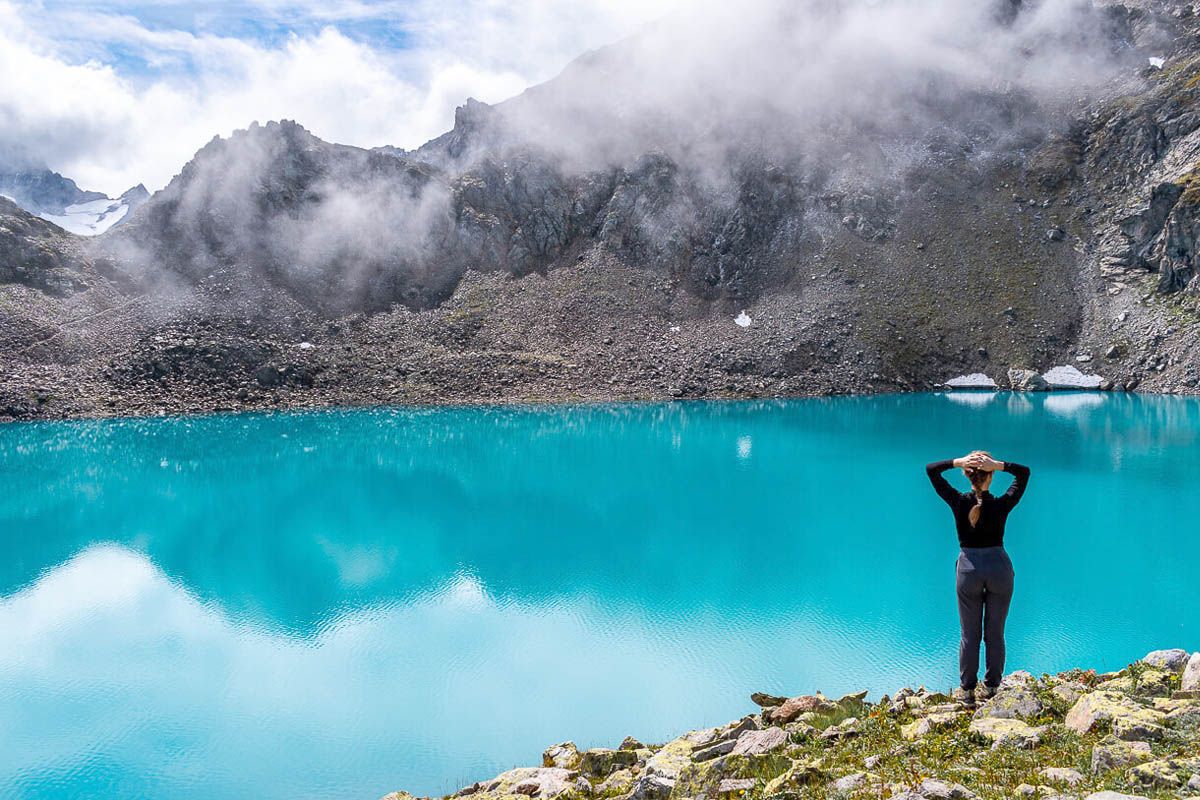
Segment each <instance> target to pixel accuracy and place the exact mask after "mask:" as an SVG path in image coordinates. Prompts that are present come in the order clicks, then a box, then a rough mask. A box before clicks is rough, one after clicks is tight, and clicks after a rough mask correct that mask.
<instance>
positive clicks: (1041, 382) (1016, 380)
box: [1008, 367, 1050, 392]
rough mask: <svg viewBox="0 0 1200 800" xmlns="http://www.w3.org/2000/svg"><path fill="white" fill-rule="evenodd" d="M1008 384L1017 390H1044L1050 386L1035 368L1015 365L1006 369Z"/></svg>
mask: <svg viewBox="0 0 1200 800" xmlns="http://www.w3.org/2000/svg"><path fill="white" fill-rule="evenodd" d="M1008 385H1009V386H1010V387H1012V388H1013V389H1014V390H1015V391H1018V392H1044V391H1046V390H1047V389H1049V388H1050V387H1049V386H1048V385H1047V384H1046V379H1045V378H1043V377H1042V376H1041V375H1040V374H1038V372H1037V371H1036V370H1032V369H1017V368H1015V367H1014V368H1013V369H1010V370H1009V371H1008Z"/></svg>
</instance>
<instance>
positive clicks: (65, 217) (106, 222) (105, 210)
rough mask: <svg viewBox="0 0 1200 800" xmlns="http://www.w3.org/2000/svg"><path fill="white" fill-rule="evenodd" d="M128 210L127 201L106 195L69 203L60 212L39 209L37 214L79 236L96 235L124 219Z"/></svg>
mask: <svg viewBox="0 0 1200 800" xmlns="http://www.w3.org/2000/svg"><path fill="white" fill-rule="evenodd" d="M130 210H131V209H130V206H129V204H128V203H126V202H124V201H122V200H119V199H117V200H114V199H113V198H111V197H106V198H104V199H103V200H89V201H88V202H86V203H75V204H73V205H69V206H67V207H66V208H64V209H63V212H62V213H61V214H51V213H49V212H47V211H39V212H38V216H39V217H41V218H42V219H44V220H48V221H49V222H53V223H54V224H55V225H57V226H58V227H60V228H62V229H63V230H65V231H70V232H71V233H74V234H78V235H79V236H96V235H98V234H101V233H104V232H105V231H106V230H108V229H109V228H111V227H112V226H113V225H116V224H117V223H118V222H120V221H121V220H123V219H125V217H126V216H127V215H128V214H129V212H130Z"/></svg>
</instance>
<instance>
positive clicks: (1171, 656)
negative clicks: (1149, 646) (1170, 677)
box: [1142, 648, 1188, 675]
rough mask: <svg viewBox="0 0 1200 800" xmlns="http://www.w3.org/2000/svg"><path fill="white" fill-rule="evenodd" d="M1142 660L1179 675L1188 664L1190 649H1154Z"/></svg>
mask: <svg viewBox="0 0 1200 800" xmlns="http://www.w3.org/2000/svg"><path fill="white" fill-rule="evenodd" d="M1142 661H1143V662H1145V663H1146V664H1149V665H1150V666H1152V667H1157V668H1158V669H1161V670H1166V671H1167V672H1171V673H1174V674H1176V675H1179V674H1181V673H1182V672H1183V668H1184V667H1186V666H1187V662H1188V651H1187V650H1181V649H1179V648H1174V649H1171V650H1153V651H1151V652H1149V653H1147V654H1146V655H1145V656H1144V657H1143V658H1142Z"/></svg>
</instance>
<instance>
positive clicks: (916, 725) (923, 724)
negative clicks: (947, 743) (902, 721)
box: [900, 711, 962, 740]
mask: <svg viewBox="0 0 1200 800" xmlns="http://www.w3.org/2000/svg"><path fill="white" fill-rule="evenodd" d="M960 716H962V712H958V711H946V712H942V713H937V714H929V715H928V716H925V717H920V718H918V719H915V720H913V721H912V722H910V723H908V724H907V725H904V726H902V727H901V728H900V735H901V736H903V737H904V738H905V739H909V740H913V739H919V738H921V737H922V736H925V735H927V734H929V733H931V732H933V731H937V730H944V729H945V728H951V727H953V726H954V723H955V722H957V721H958V718H959V717H960Z"/></svg>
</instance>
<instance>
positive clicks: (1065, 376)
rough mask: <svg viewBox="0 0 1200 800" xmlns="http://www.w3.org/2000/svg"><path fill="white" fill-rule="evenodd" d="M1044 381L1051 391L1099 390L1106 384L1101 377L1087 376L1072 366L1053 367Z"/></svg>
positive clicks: (1044, 376) (1044, 374)
mask: <svg viewBox="0 0 1200 800" xmlns="http://www.w3.org/2000/svg"><path fill="white" fill-rule="evenodd" d="M1042 379H1043V380H1045V381H1046V383H1047V385H1049V387H1050V388H1051V389H1099V388H1100V386H1101V385H1102V384H1103V383H1104V378H1102V377H1100V376H1099V375H1085V374H1083V373H1082V372H1080V371H1079V370H1078V369H1076V368H1075V367H1072V366H1060V367H1052V368H1051V369H1049V370H1047V371H1046V372H1043V373H1042Z"/></svg>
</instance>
